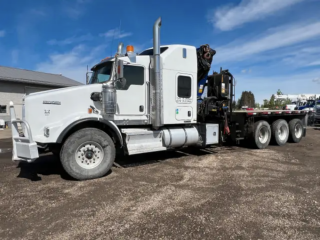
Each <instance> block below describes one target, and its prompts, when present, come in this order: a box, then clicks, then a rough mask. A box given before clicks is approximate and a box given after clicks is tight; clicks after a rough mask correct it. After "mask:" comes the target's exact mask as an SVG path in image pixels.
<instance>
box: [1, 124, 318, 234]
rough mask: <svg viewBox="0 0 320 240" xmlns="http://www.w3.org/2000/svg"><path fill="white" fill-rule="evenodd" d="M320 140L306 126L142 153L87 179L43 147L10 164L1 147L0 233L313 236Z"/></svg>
mask: <svg viewBox="0 0 320 240" xmlns="http://www.w3.org/2000/svg"><path fill="white" fill-rule="evenodd" d="M1 145H3V147H4V145H6V146H7V145H8V141H7V140H0V148H1ZM319 146H320V131H317V130H308V133H307V137H306V138H304V139H303V140H302V142H301V143H299V144H287V145H286V146H284V147H277V146H270V147H269V148H268V149H267V150H251V149H245V148H240V147H232V148H228V147H224V148H217V149H210V150H208V151H200V150H191V149H190V150H188V151H186V152H162V153H155V154H145V155H139V156H134V157H128V158H125V159H118V160H117V161H118V162H119V163H120V164H122V165H123V166H124V168H113V169H112V172H111V173H110V174H109V175H108V176H106V177H104V178H101V179H96V180H92V181H85V182H78V181H73V180H72V179H70V178H69V177H68V176H67V175H66V174H65V173H64V171H63V170H62V168H61V165H60V163H59V161H57V160H56V159H55V158H54V157H53V156H51V155H49V154H47V155H44V156H42V157H41V158H40V159H39V160H37V161H36V162H35V163H33V164H16V163H13V162H11V153H1V154H0V171H1V173H0V238H1V239H273V240H275V239H308V240H310V239H320V147H319Z"/></svg>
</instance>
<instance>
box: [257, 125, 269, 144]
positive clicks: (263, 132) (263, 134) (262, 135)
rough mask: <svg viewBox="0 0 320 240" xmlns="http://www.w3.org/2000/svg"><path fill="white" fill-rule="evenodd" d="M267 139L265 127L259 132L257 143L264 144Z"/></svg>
mask: <svg viewBox="0 0 320 240" xmlns="http://www.w3.org/2000/svg"><path fill="white" fill-rule="evenodd" d="M268 138H269V132H268V129H267V127H262V128H260V130H259V141H260V142H261V143H262V144H264V143H266V142H267V141H268Z"/></svg>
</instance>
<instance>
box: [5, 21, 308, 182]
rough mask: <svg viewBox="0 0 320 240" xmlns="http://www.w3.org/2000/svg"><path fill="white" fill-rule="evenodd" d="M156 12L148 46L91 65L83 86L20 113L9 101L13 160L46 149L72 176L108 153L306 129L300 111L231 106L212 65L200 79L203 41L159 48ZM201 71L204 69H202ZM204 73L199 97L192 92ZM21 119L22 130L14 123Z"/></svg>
mask: <svg viewBox="0 0 320 240" xmlns="http://www.w3.org/2000/svg"><path fill="white" fill-rule="evenodd" d="M160 27H161V18H159V19H157V21H156V22H155V24H154V27H153V48H150V49H146V50H145V51H142V52H141V53H140V54H135V53H134V51H133V47H132V46H128V47H127V51H126V53H123V45H122V44H119V46H118V52H117V54H116V55H115V57H112V58H109V59H105V60H103V61H101V62H100V63H98V64H96V65H95V66H93V67H92V69H91V70H92V76H91V78H88V81H87V84H86V85H84V86H77V87H68V88H64V89H58V90H50V91H45V92H39V93H33V94H30V95H28V96H26V97H25V105H24V109H23V113H24V114H23V119H16V116H15V110H14V104H13V103H12V102H11V103H10V105H11V106H10V113H11V122H12V139H13V161H27V162H33V161H35V160H36V159H37V158H39V149H40V148H41V147H48V148H49V149H50V151H52V152H53V153H54V154H55V155H57V156H58V157H59V158H60V161H61V163H62V166H63V168H64V169H65V171H66V172H67V173H68V174H69V175H71V176H72V177H74V178H75V179H78V180H87V179H93V178H99V177H102V176H104V175H105V174H106V173H107V172H108V171H109V170H110V168H111V167H112V165H113V163H114V160H115V157H116V152H119V151H123V152H124V153H125V154H127V155H133V154H143V153H148V152H156V151H166V150H169V149H177V148H178V149H180V148H183V147H188V146H198V147H200V148H205V147H207V146H211V145H215V144H223V143H224V142H226V141H232V142H235V143H238V142H240V141H246V142H250V143H251V144H252V146H254V147H255V148H259V149H262V148H266V147H267V146H268V145H269V143H270V141H271V140H274V141H275V143H277V144H278V145H283V144H285V143H286V142H287V141H288V140H291V141H293V142H296V143H297V142H299V141H300V140H301V138H302V137H303V136H305V135H306V123H305V116H306V113H305V112H304V111H250V110H246V111H238V112H235V111H232V109H231V108H230V102H231V100H232V97H233V94H234V93H233V80H234V78H233V76H232V75H231V74H230V73H229V71H228V70H222V69H220V73H217V72H214V73H213V74H212V75H209V76H207V77H205V76H206V73H208V72H209V69H210V66H211V60H212V57H213V55H214V54H215V53H216V52H215V51H214V50H212V49H211V48H210V47H209V46H208V45H203V46H201V47H200V48H196V47H193V46H187V45H166V46H160ZM207 75H208V74H207ZM203 78H206V79H207V80H206V81H205V82H207V83H206V84H205V85H206V86H205V87H207V96H206V97H205V98H204V99H201V98H199V97H198V94H199V93H201V92H202V90H203V89H204V86H203V85H202V84H199V82H200V81H199V80H200V79H203ZM20 124H21V127H22V131H20V130H19V129H20V128H19V126H18V125H20Z"/></svg>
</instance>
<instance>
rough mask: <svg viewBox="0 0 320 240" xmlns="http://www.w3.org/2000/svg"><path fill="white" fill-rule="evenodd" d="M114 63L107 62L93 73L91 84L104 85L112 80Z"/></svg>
mask: <svg viewBox="0 0 320 240" xmlns="http://www.w3.org/2000/svg"><path fill="white" fill-rule="evenodd" d="M112 65H113V62H107V63H105V64H103V65H101V66H97V68H96V69H95V70H94V71H93V73H92V76H91V78H90V81H89V84H94V83H104V82H107V81H109V80H110V75H111V73H112Z"/></svg>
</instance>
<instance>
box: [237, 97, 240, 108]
mask: <svg viewBox="0 0 320 240" xmlns="http://www.w3.org/2000/svg"><path fill="white" fill-rule="evenodd" d="M236 109H241V99H240V98H238V101H237V104H236Z"/></svg>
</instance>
